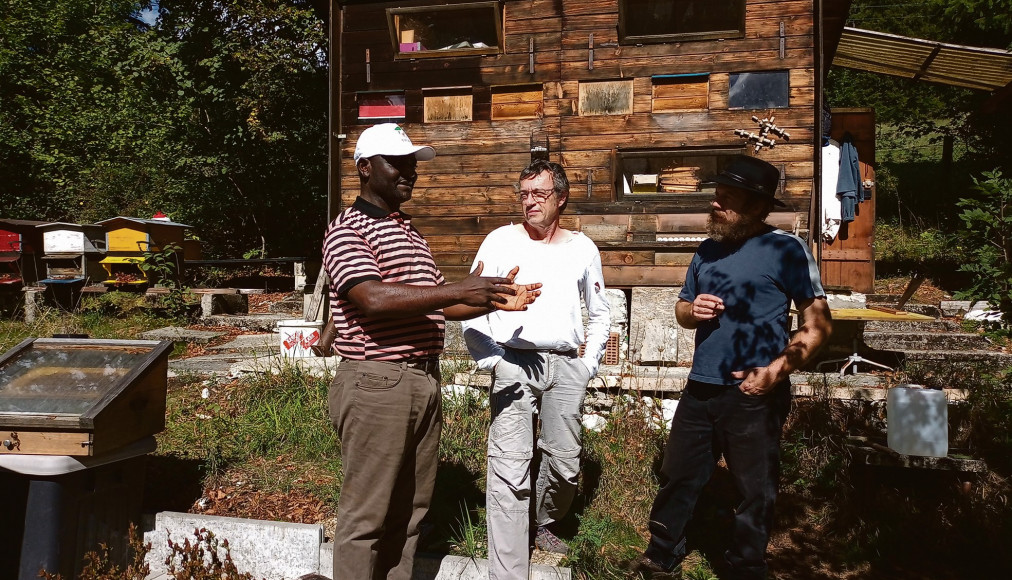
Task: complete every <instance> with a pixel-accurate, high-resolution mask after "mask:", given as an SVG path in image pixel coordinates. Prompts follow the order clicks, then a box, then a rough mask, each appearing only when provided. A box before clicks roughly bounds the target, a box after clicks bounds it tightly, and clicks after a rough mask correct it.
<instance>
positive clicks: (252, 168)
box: [0, 0, 1012, 271]
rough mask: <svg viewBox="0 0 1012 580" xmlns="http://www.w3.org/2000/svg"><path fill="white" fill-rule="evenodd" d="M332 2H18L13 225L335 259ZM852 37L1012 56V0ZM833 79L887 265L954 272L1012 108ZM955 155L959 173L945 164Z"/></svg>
mask: <svg viewBox="0 0 1012 580" xmlns="http://www.w3.org/2000/svg"><path fill="white" fill-rule="evenodd" d="M328 5H329V3H328V2H326V1H320V0H315V1H310V0H260V1H257V2H247V1H238V0H213V1H201V0H161V1H160V2H136V1H133V2H131V1H125V0H48V1H45V2H38V1H33V0H0V216H3V217H6V218H20V219H37V220H47V221H57V220H61V221H72V222H93V221H96V220H101V219H106V218H109V217H113V216H116V215H128V216H138V217H147V216H150V215H152V214H153V213H155V212H156V211H163V212H165V213H167V214H169V215H170V216H171V217H172V219H173V220H175V221H178V222H183V223H187V224H191V225H193V226H195V231H196V232H198V234H199V236H200V238H201V239H202V242H203V247H204V252H205V255H206V256H208V257H227V258H234V257H239V256H274V257H276V256H285V255H288V256H291V255H310V256H311V255H315V254H316V253H317V252H318V248H319V241H320V238H321V236H322V232H323V229H324V227H325V225H326V224H325V220H326V187H327V185H326V170H327V167H326V138H325V136H326V130H327V125H326V122H327V119H326V114H327V106H326V103H327V59H328V47H327V42H326V27H325V20H324V19H325V17H326V10H327V7H328ZM848 25H850V26H857V27H859V28H867V29H872V30H878V31H882V32H889V33H893V34H901V35H907V36H914V37H918V38H926V39H932V40H939V41H944V42H952V43H957V44H965V45H973V46H987V47H993V48H1002V49H1007V48H1009V45H1010V43H1012V0H855V1H854V3H853V6H852V8H851V14H850V20H849V22H848ZM988 97H989V95H988V94H987V93H985V92H983V91H972V90H967V89H960V88H956V87H946V86H939V85H930V84H927V83H917V82H912V81H906V80H904V79H899V78H895V77H886V76H881V75H875V74H871V73H865V72H860V71H853V70H847V69H833V70H832V71H831V72H830V75H829V80H828V83H827V85H826V100H827V103H828V104H829V105H830V106H831V107H873V108H874V109H875V112H876V118H877V122H878V126H879V135H878V145H877V157H878V159H877V161H878V166H879V167H878V180H879V184H878V185H879V187H878V194H879V200H878V215H879V222H880V224H881V225H882V227H881V228H880V234H879V238H880V239H879V243H878V244H877V245H876V246H877V247H876V249H877V251H878V254H879V258H880V259H881V260H885V261H887V262H889V263H890V264H891V266H889V267H893V268H897V269H901V270H902V269H910V268H916V267H921V266H924V265H925V264H927V265H935V266H941V267H942V268H941V269H942V270H948V271H952V270H953V268H951V267H949V265H948V264H947V262H951V261H952V260H954V259H957V256H958V252H954V251H952V250H953V246H955V245H958V241H957V240H955V238H953V237H951V235H952V234H953V233H954V232H956V231H957V230H958V229H959V227H960V220H959V218H958V213H959V212H958V210H957V206H956V200H957V199H958V198H960V197H965V196H970V195H972V188H971V185H972V178H973V177H975V176H979V175H980V174H981V172H983V171H985V170H992V169H1000V170H1002V171H1004V172H1005V175H1010V174H1012V147H1009V146H1008V140H1009V139H1010V138H1012V115H1009V114H1008V108H1009V103H1008V102H1006V106H1004V107H1002V108H1001V110H1000V111H998V112H997V113H992V114H984V113H981V112H980V106H981V104H982V103H983V102H984V101H985V100H986V99H987V98H988ZM946 140H948V141H949V143H951V145H952V147H951V149H952V151H953V154H952V156H951V162H949V159H948V158H945V159H943V150H944V149H945V148H946V147H945V142H946Z"/></svg>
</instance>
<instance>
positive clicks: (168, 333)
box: [138, 326, 225, 344]
mask: <svg viewBox="0 0 1012 580" xmlns="http://www.w3.org/2000/svg"><path fill="white" fill-rule="evenodd" d="M138 336H139V337H140V338H142V339H144V340H171V341H173V342H193V343H196V344H207V343H209V342H211V341H212V340H214V339H216V338H218V337H220V336H225V333H224V332H213V331H210V330H190V329H188V328H181V327H179V326H166V327H165V328H156V329H155V330H149V331H147V332H142V333H140V334H139V335H138Z"/></svg>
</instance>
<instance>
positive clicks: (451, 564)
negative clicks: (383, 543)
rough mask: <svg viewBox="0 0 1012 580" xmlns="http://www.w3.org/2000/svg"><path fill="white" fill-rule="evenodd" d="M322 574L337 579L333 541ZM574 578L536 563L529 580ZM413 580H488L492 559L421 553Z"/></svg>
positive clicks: (323, 550)
mask: <svg viewBox="0 0 1012 580" xmlns="http://www.w3.org/2000/svg"><path fill="white" fill-rule="evenodd" d="M320 574H321V575H322V576H326V577H327V578H333V577H334V544H332V543H330V542H328V543H326V544H323V545H322V546H320ZM572 577H573V574H572V571H571V570H570V569H569V568H559V567H556V566H545V565H541V564H532V565H531V570H530V575H529V576H528V580H570V579H571V578H572ZM268 580H270V579H268ZM411 580H488V560H485V559H482V558H465V557H463V556H444V555H439V554H418V555H416V556H415V570H414V573H413V574H412V575H411Z"/></svg>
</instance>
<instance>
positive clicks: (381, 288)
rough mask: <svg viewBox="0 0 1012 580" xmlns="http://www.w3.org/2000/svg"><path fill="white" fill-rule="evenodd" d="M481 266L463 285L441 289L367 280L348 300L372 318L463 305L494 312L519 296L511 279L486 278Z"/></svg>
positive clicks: (351, 292) (412, 313) (458, 283)
mask: <svg viewBox="0 0 1012 580" xmlns="http://www.w3.org/2000/svg"><path fill="white" fill-rule="evenodd" d="M480 274H481V264H480V263H479V265H478V267H477V268H475V270H474V272H472V273H471V274H469V275H468V276H467V278H464V279H463V280H461V281H460V282H456V283H453V284H442V285H440V286H415V285H412V284H399V283H395V282H380V281H379V280H367V281H365V282H361V283H359V284H356V285H355V286H354V287H353V288H352V289H351V290H349V291H348V300H350V301H351V303H352V304H354V305H355V307H356V308H358V309H359V310H360V311H362V313H363V314H365V315H366V316H368V317H370V318H398V317H402V316H417V315H419V314H428V313H429V312H434V311H436V310H442V309H444V308H447V307H450V306H453V305H455V304H463V305H466V306H472V307H476V308H484V309H486V310H485V311H486V312H488V311H491V310H492V307H493V304H507V303H508V300H507V298H508V297H510V296H513V295H514V294H516V290H515V289H514V288H511V287H509V286H510V285H511V284H512V280H510V279H509V278H491V277H490V278H486V277H482V276H481V275H480Z"/></svg>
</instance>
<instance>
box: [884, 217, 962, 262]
mask: <svg viewBox="0 0 1012 580" xmlns="http://www.w3.org/2000/svg"><path fill="white" fill-rule="evenodd" d="M954 249H955V248H954V244H953V240H952V237H951V236H948V235H946V234H945V233H943V232H942V231H940V230H937V229H923V230H921V229H914V228H904V227H901V226H898V225H895V224H889V223H882V222H879V223H876V224H875V260H876V261H879V262H892V263H899V264H909V265H911V266H914V267H916V266H923V265H926V264H929V263H939V262H955V261H957V260H958V255H954Z"/></svg>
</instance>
